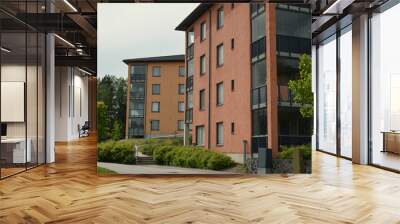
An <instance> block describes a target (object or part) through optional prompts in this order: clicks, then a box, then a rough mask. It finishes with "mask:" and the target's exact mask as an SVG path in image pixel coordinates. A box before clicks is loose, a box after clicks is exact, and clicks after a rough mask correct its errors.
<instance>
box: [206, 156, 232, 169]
mask: <svg viewBox="0 0 400 224" xmlns="http://www.w3.org/2000/svg"><path fill="white" fill-rule="evenodd" d="M233 165H234V162H233V161H232V159H231V158H230V157H228V156H226V155H223V154H220V153H213V154H212V155H211V157H210V158H209V159H208V161H207V168H208V169H211V170H222V169H225V168H227V167H232V166H233Z"/></svg>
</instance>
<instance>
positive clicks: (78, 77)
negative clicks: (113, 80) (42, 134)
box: [55, 67, 88, 141]
mask: <svg viewBox="0 0 400 224" xmlns="http://www.w3.org/2000/svg"><path fill="white" fill-rule="evenodd" d="M55 86H56V91H55V125H56V133H55V140H56V141H70V140H74V139H78V138H79V132H78V125H81V126H82V125H83V124H84V123H85V121H87V120H88V78H87V77H86V76H84V73H82V72H80V71H79V70H78V69H76V68H73V67H56V83H55Z"/></svg>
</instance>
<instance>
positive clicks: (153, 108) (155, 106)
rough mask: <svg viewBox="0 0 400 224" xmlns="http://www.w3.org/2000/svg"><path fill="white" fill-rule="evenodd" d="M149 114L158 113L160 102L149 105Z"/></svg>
mask: <svg viewBox="0 0 400 224" xmlns="http://www.w3.org/2000/svg"><path fill="white" fill-rule="evenodd" d="M151 112H160V102H152V103H151Z"/></svg>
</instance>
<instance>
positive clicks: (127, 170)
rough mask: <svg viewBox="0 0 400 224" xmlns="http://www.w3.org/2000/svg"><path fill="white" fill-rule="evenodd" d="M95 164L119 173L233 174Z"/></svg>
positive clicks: (149, 166)
mask: <svg viewBox="0 0 400 224" xmlns="http://www.w3.org/2000/svg"><path fill="white" fill-rule="evenodd" d="M97 166H99V167H103V168H106V169H109V170H113V171H115V172H117V173H119V174H234V173H230V172H224V171H214V170H205V169H192V168H182V167H174V166H160V165H125V164H118V163H103V162H97Z"/></svg>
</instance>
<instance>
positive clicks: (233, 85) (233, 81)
mask: <svg viewBox="0 0 400 224" xmlns="http://www.w3.org/2000/svg"><path fill="white" fill-rule="evenodd" d="M234 90H235V80H233V79H232V80H231V91H234Z"/></svg>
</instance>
